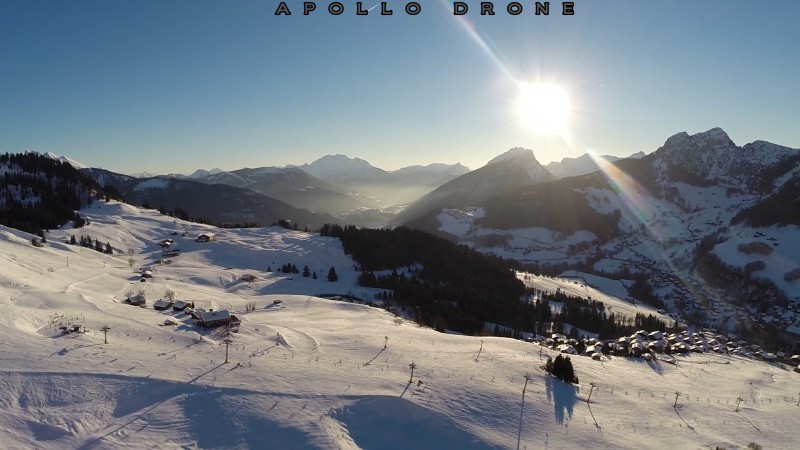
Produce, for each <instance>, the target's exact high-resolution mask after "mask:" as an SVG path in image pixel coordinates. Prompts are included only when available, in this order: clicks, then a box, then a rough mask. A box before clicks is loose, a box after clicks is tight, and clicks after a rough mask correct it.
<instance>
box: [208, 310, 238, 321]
mask: <svg viewBox="0 0 800 450" xmlns="http://www.w3.org/2000/svg"><path fill="white" fill-rule="evenodd" d="M230 318H231V313H230V312H229V311H228V310H225V309H223V310H222V311H203V312H201V313H200V320H201V321H203V322H215V321H217V320H230Z"/></svg>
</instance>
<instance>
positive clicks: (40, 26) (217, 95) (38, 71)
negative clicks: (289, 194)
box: [0, 0, 800, 173]
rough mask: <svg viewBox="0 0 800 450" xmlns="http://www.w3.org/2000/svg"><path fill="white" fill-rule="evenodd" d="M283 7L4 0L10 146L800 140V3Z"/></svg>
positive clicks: (557, 145) (423, 150) (181, 167)
mask: <svg viewBox="0 0 800 450" xmlns="http://www.w3.org/2000/svg"><path fill="white" fill-rule="evenodd" d="M287 3H288V4H289V6H290V7H292V9H293V14H292V16H290V17H286V16H282V17H276V16H275V15H274V12H275V9H276V8H277V6H278V4H279V2H278V1H273V0H237V1H232V2H220V1H197V0H194V1H182V0H174V1H146V0H136V1H91V0H82V1H35V2H30V1H24V0H0V152H20V151H25V150H37V151H41V152H46V151H50V152H53V153H56V154H62V155H67V156H69V157H71V158H73V159H76V160H78V161H81V162H84V163H86V164H89V165H92V166H100V167H105V168H108V169H111V170H115V171H119V172H128V173H130V172H138V171H142V170H148V171H151V172H159V173H166V172H188V171H192V170H194V169H196V168H207V169H210V168H213V167H220V168H223V169H236V168H241V167H245V166H247V167H259V166H273V165H274V166H282V165H286V164H302V163H305V162H311V161H313V160H314V159H317V158H319V157H321V156H323V155H326V154H346V155H348V156H351V157H360V158H363V159H366V160H368V161H370V162H371V163H372V164H373V165H375V166H378V167H381V168H385V169H389V170H392V169H397V168H400V167H403V166H407V165H412V164H428V163H432V162H445V163H456V162H460V163H462V164H465V165H467V166H469V167H470V168H473V169H475V168H478V167H480V166H482V165H483V164H485V163H486V162H487V161H488V160H489V159H491V158H492V157H494V156H496V155H497V154H500V153H502V152H504V151H505V150H507V149H509V148H511V147H515V146H523V147H527V148H532V149H533V150H534V153H535V154H536V156H537V158H538V159H539V160H540V161H541V162H543V163H546V162H549V161H552V160H560V159H561V158H563V157H568V156H569V157H574V156H579V155H581V154H583V153H585V152H586V151H587V150H592V151H595V152H598V153H601V154H614V155H627V154H630V153H633V152H636V151H640V150H643V151H645V152H650V151H652V150H655V149H656V148H657V147H658V146H660V145H661V144H662V143H663V142H664V141H665V140H666V139H667V138H668V137H669V136H671V135H673V134H675V133H677V132H680V131H687V132H689V133H696V132H699V131H705V130H707V129H710V128H713V127H716V126H720V127H722V128H724V129H725V130H726V131H727V132H728V134H729V135H730V136H731V138H732V139H733V140H734V141H735V142H736V143H738V144H740V145H742V144H745V143H748V142H752V141H754V140H758V139H760V140H767V141H770V142H775V143H778V144H783V145H788V146H791V147H800V133H798V132H797V130H798V124H800V108H798V106H800V82H798V80H800V50H798V42H800V27H798V26H797V17H799V16H800V2H796V1H769V2H754V1H752V0H747V1H744V0H701V1H689V0H675V1H667V0H664V1H648V2H643V1H636V0H630V1H627V0H604V1H595V0H575V15H574V16H562V15H560V13H559V9H560V2H551V15H549V16H538V17H537V16H535V15H533V13H532V11H533V6H532V5H533V2H530V1H523V2H522V3H523V5H524V6H525V8H526V9H525V11H524V12H523V13H522V14H521V15H519V16H511V15H508V14H507V13H505V5H506V4H507V3H508V2H507V1H503V2H494V4H495V10H496V11H497V15H495V16H493V17H490V16H480V15H479V14H478V3H479V2H474V1H467V3H468V4H469V5H470V7H471V9H470V12H469V13H468V14H467V15H465V16H462V17H461V18H458V17H456V16H454V15H453V14H452V7H451V6H450V3H451V2H447V1H442V0H429V1H425V2H420V3H422V7H423V9H422V12H421V13H420V14H419V15H417V16H413V17H412V16H408V15H406V14H405V13H404V12H403V7H404V5H405V3H406V2H405V1H389V2H388V5H389V7H390V8H391V9H393V10H394V11H395V14H394V15H393V16H387V17H381V16H379V15H377V14H376V13H377V10H374V11H373V13H372V14H371V15H369V16H366V17H358V16H356V15H355V2H351V1H343V2H342V3H343V4H344V6H345V13H344V14H342V15H341V16H332V15H330V14H328V12H327V10H326V8H327V5H328V4H329V3H330V2H329V1H320V2H316V4H317V11H315V12H314V13H312V14H311V15H309V16H303V15H302V14H301V6H300V5H301V3H302V2H299V1H288V2H287ZM375 3H378V2H375ZM364 4H365V5H367V6H370V2H364ZM470 30H472V31H470ZM519 82H548V83H552V84H556V85H558V86H560V87H561V88H563V89H564V90H565V91H566V92H567V93H568V94H569V96H570V99H571V104H572V108H571V114H570V116H569V133H568V135H567V136H566V137H561V136H543V135H540V134H537V133H535V132H533V131H532V130H531V129H530V127H528V126H526V124H524V123H523V121H522V120H521V119H520V117H519V114H518V113H517V108H516V106H515V105H516V101H517V98H518V94H519V85H518V83H519Z"/></svg>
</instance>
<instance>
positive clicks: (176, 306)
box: [172, 300, 191, 312]
mask: <svg viewBox="0 0 800 450" xmlns="http://www.w3.org/2000/svg"><path fill="white" fill-rule="evenodd" d="M188 306H191V303H187V302H184V301H182V300H178V301H177V302H175V303H174V304H173V305H172V310H173V311H175V312H178V311H183V310H184V309H186V307H188Z"/></svg>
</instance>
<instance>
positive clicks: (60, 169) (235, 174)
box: [0, 128, 800, 341]
mask: <svg viewBox="0 0 800 450" xmlns="http://www.w3.org/2000/svg"><path fill="white" fill-rule="evenodd" d="M16 158H22V159H18V160H19V161H23V160H24V161H25V164H26V166H25V167H28V169H25V170H23V172H25V174H23V175H20V173H19V172H20V164H21V163H14V162H13V161H12V162H7V163H5V165H0V175H2V177H3V180H4V184H3V185H1V186H0V188H2V191H0V192H2V193H3V195H4V197H3V199H4V203H3V202H2V201H0V219H1V218H3V217H5V218H9V217H12V216H13V217H12V218H17V217H24V220H23V221H22V222H20V223H18V224H17V226H19V227H24V228H25V229H27V230H33V231H35V230H36V229H37V227H38V228H44V227H45V225H43V224H45V223H46V226H47V227H49V226H52V224H53V223H56V220H65V218H66V216H67V215H68V214H67V213H69V208H68V209H67V210H65V211H66V213H65V212H64V211H61V212H60V213H59V215H58V217H57V218H54V217H52V216H45V215H43V214H42V208H41V205H44V204H48V205H51V204H55V203H54V200H53V199H54V197H52V195H53V190H52V189H46V188H43V187H42V183H40V182H39V181H37V177H39V178H41V177H40V175H39V174H40V172H41V171H42V170H43V171H44V172H41V173H44V176H45V178H47V179H51V178H52V179H54V180H70V181H69V183H71V184H68V185H67V186H69V187H68V188H69V189H73V190H75V191H76V195H74V196H70V197H69V199H67V200H65V201H68V202H70V203H69V204H70V205H74V207H73V209H77V207H78V206H83V205H85V204H86V203H87V202H88V201H90V199H92V198H97V197H98V195H100V196H102V195H111V196H112V197H113V196H115V195H121V196H123V197H124V198H125V199H126V200H127V201H129V202H132V203H134V204H140V205H149V206H151V207H153V208H161V207H163V208H164V209H166V210H171V209H175V208H180V209H181V210H183V211H185V212H187V213H188V214H189V215H191V216H194V217H199V218H205V219H208V220H210V221H212V222H213V223H243V222H256V223H258V224H260V225H270V224H272V223H274V222H277V221H279V220H289V221H292V222H294V223H296V224H298V226H300V227H303V226H309V228H312V229H313V228H316V227H319V226H321V225H322V224H324V223H339V224H345V223H348V224H355V225H360V226H365V225H366V226H371V227H380V226H384V225H386V224H390V225H391V226H393V227H397V226H407V227H410V228H418V229H423V230H426V231H429V232H431V233H436V234H439V235H443V236H446V237H448V238H449V239H452V240H454V241H457V242H459V243H461V244H465V245H468V246H470V247H473V248H476V249H479V250H481V251H483V252H486V253H493V254H496V255H498V256H501V257H504V258H509V259H514V260H516V261H518V262H519V263H520V264H527V265H529V266H531V267H532V268H533V270H535V271H542V272H547V273H554V274H558V273H562V272H563V271H565V270H576V271H578V272H580V273H585V274H589V275H590V276H602V277H608V278H612V279H615V280H620V283H621V284H622V288H623V289H625V290H628V291H629V292H631V295H632V296H633V297H636V298H649V299H651V301H653V302H655V303H657V304H658V305H659V307H661V305H662V304H663V307H664V308H666V309H667V310H670V311H678V312H679V313H680V314H681V317H680V318H679V319H680V320H683V319H686V320H691V321H693V322H694V323H699V324H703V325H705V326H709V327H715V328H721V329H725V330H727V331H729V332H734V333H740V334H743V335H747V336H748V337H749V338H750V339H752V340H754V341H759V338H765V339H766V338H769V339H773V338H774V339H778V340H787V339H788V340H791V339H793V338H794V339H796V334H797V332H798V331H800V325H799V324H797V323H794V322H792V321H791V320H789V319H786V317H790V318H791V317H795V316H792V314H795V312H793V311H795V310H796V311H800V256H799V255H800V244H798V243H800V151H798V150H797V149H792V148H789V147H785V146H781V145H777V144H773V143H769V142H764V141H756V142H753V143H750V144H746V145H743V146H738V145H736V144H735V143H734V142H733V141H732V140H731V139H730V137H729V136H728V135H727V134H726V133H725V132H724V131H723V130H722V129H720V128H713V129H710V130H708V131H705V132H702V133H696V134H693V135H690V134H688V133H685V132H682V133H677V134H675V135H673V136H671V137H669V138H668V139H666V141H665V142H664V145H662V146H661V147H660V148H658V149H656V150H655V151H654V152H652V153H650V154H647V155H643V154H642V153H637V154H634V155H632V156H631V157H629V158H624V159H618V158H614V157H596V156H590V155H583V156H581V157H578V158H565V159H563V160H562V161H560V162H557V163H550V164H548V165H547V166H543V165H542V164H540V163H539V161H538V160H537V159H536V157H535V156H534V153H533V151H532V150H530V149H524V148H513V149H510V150H508V151H506V152H504V153H502V154H501V155H499V156H497V157H495V158H493V159H491V160H490V161H489V162H488V163H487V164H486V165H485V166H483V167H481V168H478V169H476V170H473V171H469V170H468V169H467V168H466V167H464V166H461V165H458V164H457V165H452V166H448V165H444V164H432V165H429V166H412V167H407V168H404V169H400V170H397V171H393V172H389V171H384V170H382V169H379V168H376V167H374V166H372V165H371V164H369V163H368V162H366V161H364V160H361V159H357V158H348V157H346V156H343V155H332V156H326V157H323V158H321V159H319V160H317V161H314V162H313V163H310V164H306V165H303V166H298V167H282V168H276V167H262V168H255V169H249V168H248V169H239V170H234V171H220V170H211V171H205V170H198V171H195V172H194V173H193V174H192V175H191V176H184V175H169V176H158V177H148V178H135V177H131V176H127V175H122V174H117V173H113V172H110V171H107V170H103V169H88V168H85V167H84V165H83V164H80V163H77V162H75V161H73V160H70V159H68V158H65V157H59V156H56V155H53V154H45V155H38V154H33V153H31V154H26V155H23V157H19V156H16ZM37 158H38V159H40V160H37ZM76 168H80V169H76ZM37 171H39V172H37ZM70 171H74V173H73V172H70ZM28 172H30V173H28ZM56 174H57V175H56ZM20 177H22V178H20ZM56 183H57V181H56ZM3 205H5V208H4V207H3ZM9 205H10V207H11V208H13V209H10V208H9ZM392 205H394V206H392ZM62 209H63V208H62ZM43 217H46V220H41V219H42V218H43ZM795 303H796V304H797V305H796V306H797V308H796V309H795V310H792V309H789V308H791V307H792V306H791V305H793V304H795ZM726 308H739V309H737V310H735V311H738V312H737V314H736V315H735V317H733V316H731V315H730V314H728V313H729V312H730V310H729V309H726ZM763 317H773V318H776V319H774V320H772V319H770V320H772V321H771V322H770V321H767V322H763V323H762V322H760V321H761V319H762V318H763ZM787 320H789V321H788V322H787ZM754 324H757V325H754ZM793 336H794V337H793Z"/></svg>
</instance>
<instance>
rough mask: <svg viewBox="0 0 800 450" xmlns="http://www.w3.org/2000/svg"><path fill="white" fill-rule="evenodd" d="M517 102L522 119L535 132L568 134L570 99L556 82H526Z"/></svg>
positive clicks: (521, 87) (521, 88)
mask: <svg viewBox="0 0 800 450" xmlns="http://www.w3.org/2000/svg"><path fill="white" fill-rule="evenodd" d="M517 102H518V103H517V107H518V110H519V115H520V119H521V120H522V122H523V124H524V125H525V126H526V127H528V128H530V129H532V130H533V131H534V132H535V133H538V134H550V135H553V134H558V135H561V136H565V135H566V134H567V130H568V124H569V113H570V101H569V95H567V92H566V91H565V90H564V89H562V88H560V87H558V86H556V85H554V84H528V83H524V84H521V85H520V92H519V97H518V100H517Z"/></svg>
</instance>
